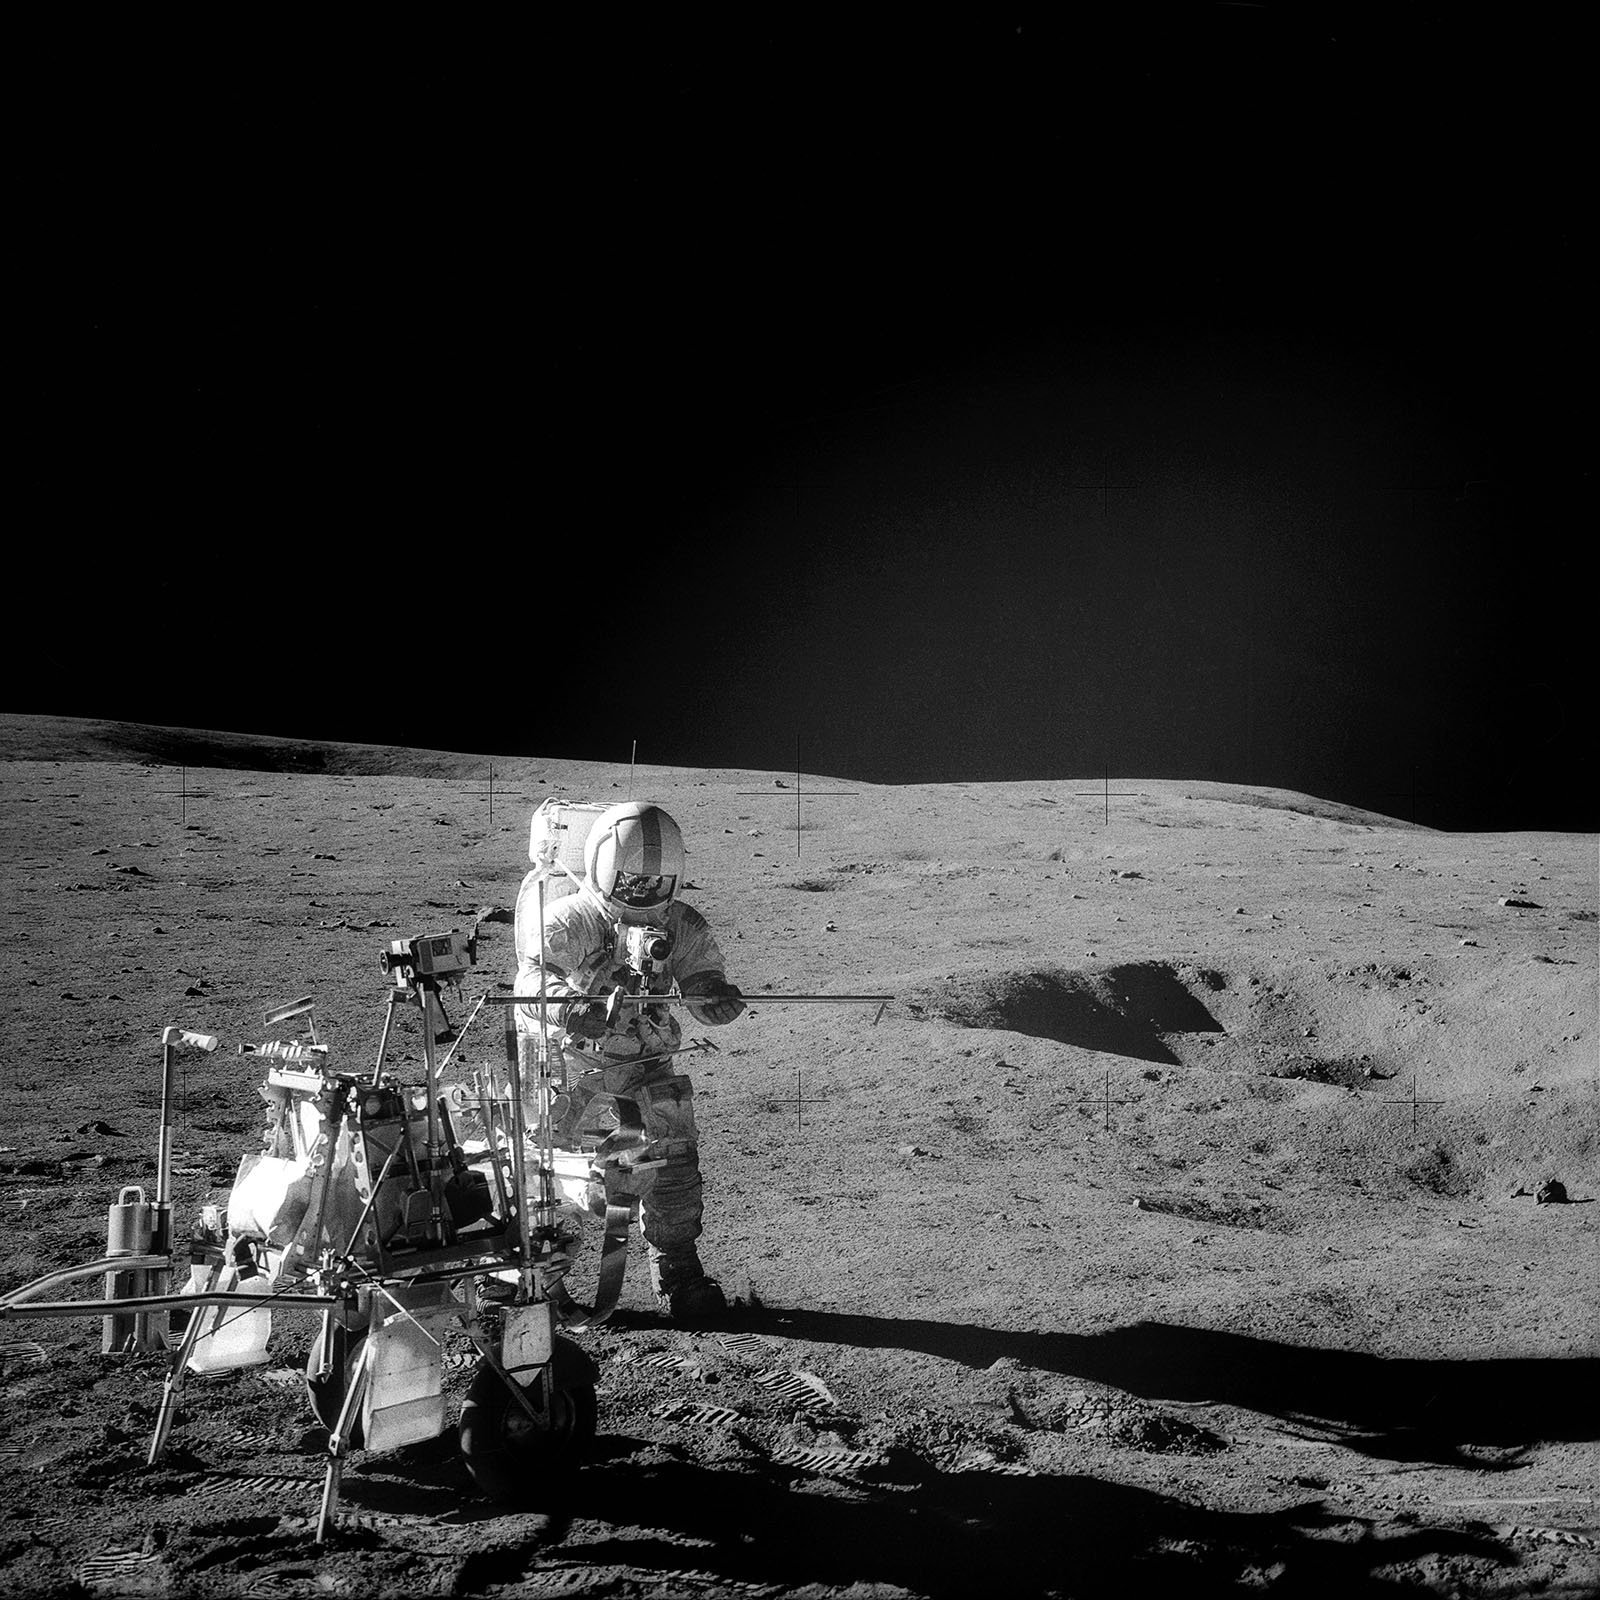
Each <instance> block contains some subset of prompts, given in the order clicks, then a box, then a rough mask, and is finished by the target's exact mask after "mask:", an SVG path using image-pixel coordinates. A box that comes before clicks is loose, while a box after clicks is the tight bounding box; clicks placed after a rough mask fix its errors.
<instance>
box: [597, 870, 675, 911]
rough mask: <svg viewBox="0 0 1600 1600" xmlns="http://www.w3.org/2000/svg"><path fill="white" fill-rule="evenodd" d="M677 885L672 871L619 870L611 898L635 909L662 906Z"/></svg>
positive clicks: (670, 896)
mask: <svg viewBox="0 0 1600 1600" xmlns="http://www.w3.org/2000/svg"><path fill="white" fill-rule="evenodd" d="M677 886H678V879H677V876H676V874H674V873H670V872H667V873H659V872H658V873H649V872H619V873H618V874H617V881H616V883H615V885H614V886H613V887H612V890H611V898H612V899H613V900H616V901H618V902H619V903H620V904H622V905H625V906H631V907H633V908H634V909H636V910H646V909H648V908H649V907H651V906H664V905H665V904H666V903H667V902H668V901H669V900H670V899H671V898H672V894H673V891H674V890H675V889H676V888H677Z"/></svg>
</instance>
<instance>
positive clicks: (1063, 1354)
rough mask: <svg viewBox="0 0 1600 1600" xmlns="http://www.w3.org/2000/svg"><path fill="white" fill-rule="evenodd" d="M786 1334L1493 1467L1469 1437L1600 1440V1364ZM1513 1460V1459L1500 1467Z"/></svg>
mask: <svg viewBox="0 0 1600 1600" xmlns="http://www.w3.org/2000/svg"><path fill="white" fill-rule="evenodd" d="M751 1326H752V1327H753V1328H755V1329H756V1330H758V1331H761V1332H765V1333H771V1334H774V1335H777V1336H779V1337H782V1338H789V1339H805V1340H814V1341H816V1342H819V1343H827V1344H839V1345H847V1346H853V1347H855V1348H858V1349H899V1350H906V1351H918V1352H921V1353H923V1354H927V1355H933V1356H939V1357H942V1358H944V1359H946V1360H949V1361H957V1362H960V1363H961V1364H962V1365H964V1366H968V1367H974V1368H980V1369H981V1368H985V1367H989V1366H992V1365H993V1364H994V1363H995V1362H996V1361H997V1360H1000V1359H1002V1358H1007V1359H1010V1360H1013V1361H1016V1362H1019V1363H1020V1364H1021V1365H1023V1366H1024V1367H1031V1368H1035V1369H1037V1370H1039V1371H1043V1372H1054V1373H1059V1374H1061V1375H1063V1376H1065V1377H1070V1378H1078V1379H1084V1380H1087V1381H1090V1382H1097V1383H1104V1384H1108V1385H1111V1386H1112V1387H1114V1388H1118V1389H1121V1390H1124V1391H1126V1392H1127V1393H1129V1394H1133V1395H1137V1396H1138V1397H1140V1398H1141V1399H1145V1400H1149V1401H1152V1402H1157V1403H1159V1402H1161V1401H1163V1400H1165V1401H1170V1402H1190V1403H1192V1402H1196V1401H1212V1402H1217V1403H1221V1404H1224V1405H1230V1406H1237V1407H1240V1408H1242V1409H1244V1410H1249V1411H1257V1412H1261V1413H1263V1414H1265V1415H1268V1416H1273V1417H1277V1418H1279V1419H1281V1420H1283V1421H1285V1422H1291V1423H1297V1424H1302V1425H1309V1426H1312V1427H1316V1428H1321V1429H1325V1430H1329V1431H1331V1432H1333V1433H1335V1434H1336V1435H1338V1437H1339V1442H1340V1443H1341V1444H1343V1445H1345V1446H1347V1447H1348V1448H1350V1449H1352V1450H1356V1451H1359V1452H1361V1453H1362V1454H1365V1455H1368V1456H1373V1457H1378V1458H1382V1459H1385V1460H1390V1461H1399V1462H1431V1463H1434V1464H1438V1465H1447V1466H1462V1467H1470V1468H1473V1469H1476V1470H1483V1469H1484V1468H1486V1467H1491V1466H1493V1465H1495V1464H1496V1463H1493V1462H1488V1461H1485V1460H1484V1459H1483V1458H1482V1457H1481V1456H1470V1455H1468V1454H1466V1453H1465V1450H1466V1448H1467V1447H1470V1446H1480V1447H1482V1446H1490V1447H1497V1448H1499V1449H1502V1450H1504V1449H1512V1450H1514V1449H1516V1448H1517V1447H1526V1446H1528V1445H1531V1444H1533V1443H1534V1442H1536V1441H1541V1440H1568V1441H1589V1440H1595V1439H1600V1359H1595V1358H1592V1357H1572V1358H1565V1359H1541V1358H1532V1357H1506V1358H1504V1359H1499V1358H1486V1359H1477V1360H1465V1361H1449V1360H1433V1359H1403V1358H1402V1359H1397V1358H1393V1357H1382V1356H1375V1355H1367V1354H1364V1353H1362V1352H1359V1351H1349V1350H1330V1349H1321V1348H1317V1347H1307V1346H1299V1345H1289V1344H1281V1343H1278V1342H1277V1341H1274V1340H1270V1339H1258V1338H1253V1337H1251V1336H1248V1335H1245V1334H1237V1333H1224V1332H1218V1331H1216V1330H1214V1329H1209V1328H1189V1327H1182V1326H1179V1325H1176V1324H1171V1323H1163V1322H1139V1323H1135V1324H1133V1325H1131V1326H1128V1327H1122V1328H1114V1329H1112V1330H1110V1331H1109V1332H1106V1333H1098V1334H1072V1333H1026V1332H1017V1331H1012V1330H1008V1329H999V1328H986V1327H982V1326H978V1325H974V1324H970V1323H948V1322H933V1321H926V1320H918V1319H914V1318H894V1317H874V1316H853V1315H846V1314H843V1313H838V1312H829V1311H804V1310H781V1309H774V1308H766V1309H763V1310H761V1311H758V1312H756V1313H753V1316H752V1321H751ZM1501 1464H1503V1465H1511V1464H1512V1463H1510V1462H1505V1463H1501Z"/></svg>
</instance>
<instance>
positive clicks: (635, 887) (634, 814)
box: [583, 800, 683, 924]
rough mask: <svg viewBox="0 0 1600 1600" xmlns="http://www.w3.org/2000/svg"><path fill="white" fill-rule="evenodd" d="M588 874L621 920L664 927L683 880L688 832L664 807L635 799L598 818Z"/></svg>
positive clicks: (586, 855)
mask: <svg viewBox="0 0 1600 1600" xmlns="http://www.w3.org/2000/svg"><path fill="white" fill-rule="evenodd" d="M583 862H584V874H585V877H586V879H587V882H588V886H589V888H590V889H591V890H592V891H593V892H594V894H595V896H596V897H597V898H598V899H599V901H600V903H601V904H602V905H603V906H604V907H605V908H606V911H607V913H608V914H609V915H611V916H613V917H615V918H616V919H617V920H618V921H619V922H629V923H657V924H659V923H661V922H664V921H665V920H666V915H667V909H668V907H670V906H671V904H672V897H673V896H674V895H675V894H676V893H677V892H678V885H679V884H680V883H681V882H682V881H683V834H682V833H681V832H679V830H678V824H677V823H676V822H674V821H673V820H672V818H671V817H669V816H668V815H667V814H666V812H665V811H663V810H662V809H661V807H660V806H656V805H651V804H650V802H649V801H647V800H629V801H627V802H625V803H624V804H623V805H620V806H612V807H611V809H610V810H609V811H605V812H602V813H601V814H600V816H599V817H597V818H596V819H595V823H594V826H593V827H592V828H591V829H590V830H589V838H588V841H587V842H586V844H585V845H584V851H583Z"/></svg>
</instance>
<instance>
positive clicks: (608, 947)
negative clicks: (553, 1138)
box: [516, 801, 744, 1321]
mask: <svg viewBox="0 0 1600 1600" xmlns="http://www.w3.org/2000/svg"><path fill="white" fill-rule="evenodd" d="M584 868H585V872H584V882H583V886H582V889H581V891H580V892H578V893H574V894H568V895H565V896H563V897H562V898H560V899H556V900H553V901H547V904H546V907H545V913H544V923H543V939H542V942H541V938H540V932H541V929H540V921H539V880H540V877H541V874H540V873H539V872H537V871H535V872H531V873H529V874H528V876H527V877H526V878H525V879H524V880H523V883H522V888H521V890H520V891H519V893H518V895H517V908H516V944H517V992H518V993H519V994H533V993H536V992H537V991H538V990H539V987H540V981H541V976H542V978H543V984H544V992H545V994H546V995H547V996H549V997H551V998H560V997H563V996H567V997H570V999H569V1000H568V1003H567V1004H566V1005H563V1006H561V1007H559V1008H557V1007H552V1008H551V1009H550V1017H551V1025H550V1038H551V1040H552V1044H553V1047H554V1050H555V1053H556V1054H557V1055H558V1056H559V1065H560V1067H561V1068H562V1069H564V1071H563V1076H564V1079H565V1082H566V1085H567V1093H566V1095H565V1097H564V1100H565V1103H564V1104H560V1105H558V1106H557V1108H556V1116H557V1129H556V1135H557V1140H558V1142H559V1143H561V1144H563V1145H566V1146H568V1147H569V1148H570V1147H572V1146H574V1145H576V1144H578V1143H579V1142H580V1139H581V1136H582V1132H583V1130H584V1125H585V1122H586V1120H589V1121H590V1128H589V1131H590V1133H591V1135H592V1134H593V1133H595V1132H597V1131H599V1130H598V1129H596V1128H595V1127H594V1126H593V1122H592V1119H593V1118H594V1117H595V1115H596V1114H599V1115H601V1116H605V1115H606V1114H608V1113H609V1112H610V1111H611V1110H612V1108H614V1109H615V1112H616V1120H615V1121H614V1122H611V1123H610V1126H611V1127H613V1128H616V1129H617V1130H618V1131H617V1132H616V1133H615V1134H613V1135H612V1147H613V1148H614V1147H615V1146H616V1144H617V1142H618V1140H621V1141H622V1142H623V1143H624V1144H626V1143H628V1142H629V1139H630V1136H631V1143H632V1148H631V1149H630V1150H629V1151H628V1152H627V1155H628V1157H630V1158H631V1160H632V1161H635V1162H640V1163H648V1166H646V1167H645V1168H643V1169H642V1170H640V1172H639V1174H638V1178H637V1181H636V1182H635V1184H634V1187H633V1188H632V1191H631V1192H632V1193H634V1194H637V1195H638V1196H639V1199H640V1211H641V1223H642V1227H643V1232H644V1238H645V1243H646V1245H647V1246H648V1247H649V1255H650V1274H651V1281H652V1282H653V1284H654V1285H655V1288H656V1292H657V1293H658V1294H659V1295H660V1296H661V1297H662V1299H663V1301H664V1302H665V1304H666V1305H667V1307H668V1309H669V1310H670V1311H671V1313H672V1315H673V1317H674V1319H676V1320H680V1321H693V1320H696V1319H698V1318H701V1317H704V1316H707V1315H711V1314H714V1313H715V1312H717V1311H719V1310H721V1309H722V1307H723V1305H724V1300H723V1296H722V1291H721V1289H720V1288H719V1287H718V1286H717V1284H716V1283H715V1282H714V1281H713V1280H712V1279H710V1278H709V1277H707V1276H706V1273H705V1270H704V1268H703V1267H702V1266H701V1264H700V1258H699V1254H698V1251H697V1250H696V1246H695V1241H696V1239H698V1238H699V1236H700V1231H701V1217H702V1210H703V1207H702V1201H701V1180H700V1163H699V1151H698V1140H697V1135H696V1131H695V1121H694V1091H693V1087H692V1085H691V1084H690V1082H689V1080H688V1078H686V1077H684V1076H682V1075H681V1074H679V1073H677V1072H675V1071H674V1070H673V1062H674V1059H675V1056H674V1052H676V1051H678V1050H679V1049H680V1048H681V1047H682V1042H683V1041H682V1032H681V1029H680V1026H679V1023H678V1019H677V1015H676V1013H677V1011H678V1010H679V1009H681V1008H680V1007H677V1006H665V1005H658V1006H652V1005H649V1004H648V1003H646V1004H642V1005H638V1004H626V1005H620V1006H613V1007H611V1008H610V1013H609V1015H608V1008H607V997H608V996H612V995H614V994H616V993H618V992H619V991H625V992H629V993H638V994H641V995H647V994H661V995H666V994H670V993H673V992H677V993H679V994H681V995H683V996H684V997H685V998H686V999H688V1001H689V1004H688V1007H687V1009H688V1010H689V1012H690V1014H691V1015H692V1016H693V1017H694V1018H695V1020H696V1021H698V1022H701V1023H709V1024H711V1025H712V1026H720V1025H721V1024H723V1023H727V1022H732V1021H733V1019H734V1018H735V1017H737V1016H738V1015H739V1013H740V1012H741V1011H743V1010H744V1002H743V1000H742V999H740V998H739V991H738V989H737V988H735V987H734V986H733V985H732V984H730V983H729V982H728V981H727V978H726V976H725V975H724V961H723V956H722V952H721V951H720V950H719V949H718V948H717V941H716V939H715V938H714V937H713V935H712V932H711V928H710V926H709V924H708V923H707V922H706V919H705V918H704V917H703V916H701V915H700V913H699V912H698V911H696V910H695V909H694V908H693V907H692V906H688V905H683V904H681V903H679V902H678V900H677V899H676V895H677V891H678V887H679V885H680V884H681V883H682V881H683V839H682V835H681V834H680V833H679V831H678V827H677V824H676V823H675V822H673V820H672V818H671V817H669V816H668V815H667V813H666V812H664V811H663V810H661V808H660V807H659V806H654V805H650V804H648V803H646V802H642V801H630V802H628V803H626V804H624V805H620V806H613V807H612V808H611V809H610V810H609V811H606V812H605V813H604V814H602V815H601V816H600V817H599V818H598V819H597V820H596V822H595V823H594V826H593V828H592V829H591V831H590V834H589V838H588V841H587V843H586V846H585V850H584ZM630 929H631V930H634V938H635V940H636V942H637V941H638V940H639V939H640V937H641V935H642V934H645V933H648V935H649V937H648V939H647V940H646V943H647V944H648V945H649V946H651V947H652V948H653V954H652V955H651V956H649V957H647V958H646V959H644V960H643V961H642V963H641V964H642V965H643V967H644V968H645V969H646V970H644V971H643V972H641V971H639V970H638V969H637V968H636V967H635V966H630V964H629V959H628V949H627V946H628V939H629V930H630ZM657 935H660V936H664V938H665V948H663V946H662V944H661V943H660V941H659V939H657V938H656V936H657ZM541 969H542V972H541ZM517 1026H518V1028H519V1029H520V1030H522V1031H524V1032H529V1033H537V1032H538V1029H539V1022H538V1015H537V1010H536V1008H534V1007H530V1006H519V1007H518V1008H517ZM615 1182H616V1180H615V1175H614V1184H615ZM622 1182H623V1186H624V1187H626V1180H625V1179H624V1180H622Z"/></svg>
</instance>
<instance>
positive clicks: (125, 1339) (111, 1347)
mask: <svg viewBox="0 0 1600 1600" xmlns="http://www.w3.org/2000/svg"><path fill="white" fill-rule="evenodd" d="M150 1225H151V1212H150V1203H149V1201H147V1200H146V1199H145V1195H144V1190H143V1189H142V1188H140V1186H139V1185H138V1184H129V1185H128V1186H127V1187H126V1188H124V1189H123V1190H122V1191H121V1192H120V1193H119V1194H118V1196H117V1201H116V1204H115V1205H113V1206H112V1207H111V1208H110V1210H109V1211H108V1212H107V1214H106V1254H107V1255H108V1256H142V1255H147V1254H148V1253H149V1250H150ZM144 1290H145V1274H144V1273H143V1272H108V1273H107V1274H106V1294H105V1297H106V1299H107V1300H127V1299H129V1298H131V1297H132V1296H134V1295H138V1294H143V1293H144ZM146 1321H147V1319H146V1318H143V1317H140V1316H139V1315H137V1314H136V1313H135V1312H132V1311H117V1312H113V1313H112V1314H111V1315H110V1316H108V1317H106V1318H105V1319H104V1326H103V1331H102V1333H101V1338H100V1349H101V1351H102V1353H103V1354H105V1355H114V1354H116V1353H118V1352H119V1351H123V1350H126V1349H128V1348H129V1346H130V1344H134V1345H137V1344H140V1343H142V1342H143V1339H144V1335H145V1332H146V1329H145V1327H144V1324H145V1322H146Z"/></svg>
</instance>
